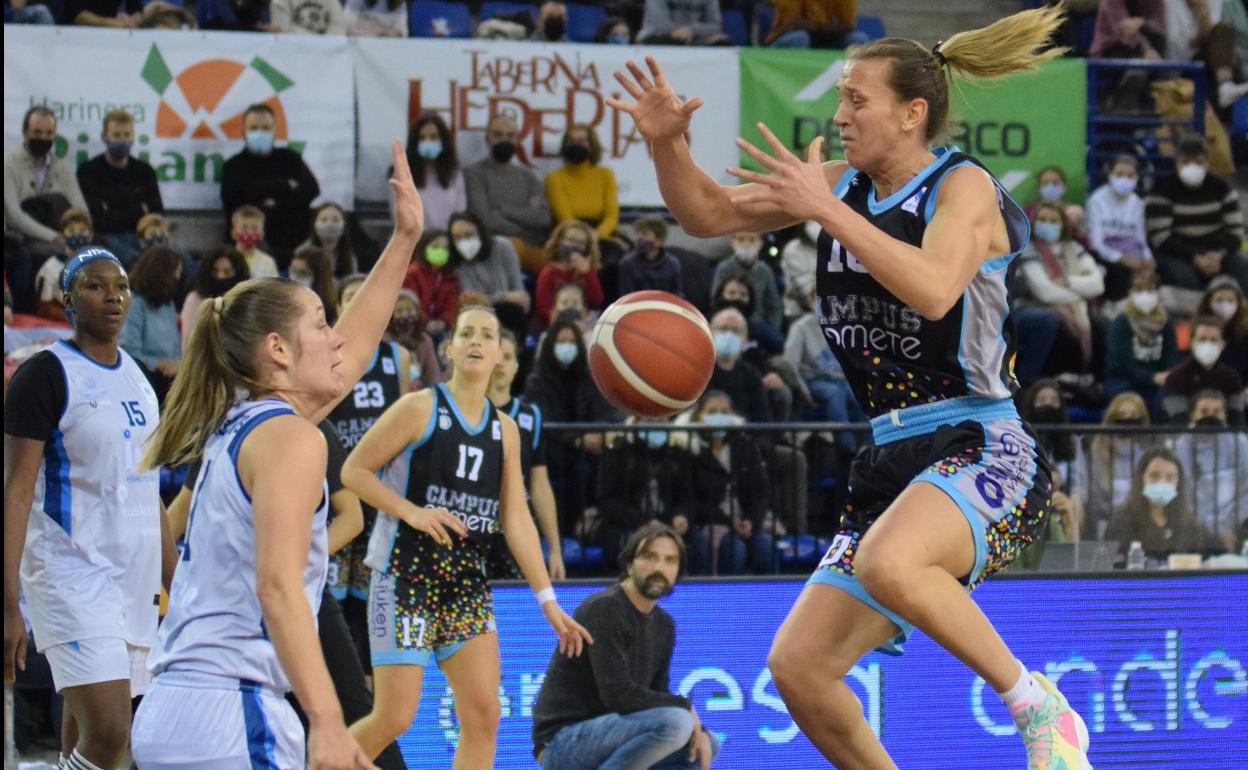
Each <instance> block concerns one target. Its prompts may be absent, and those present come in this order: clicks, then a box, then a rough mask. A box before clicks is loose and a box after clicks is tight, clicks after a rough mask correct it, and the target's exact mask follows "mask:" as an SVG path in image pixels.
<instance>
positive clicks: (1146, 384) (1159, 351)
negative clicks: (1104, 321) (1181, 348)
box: [1105, 274, 1179, 415]
mask: <svg viewBox="0 0 1248 770" xmlns="http://www.w3.org/2000/svg"><path fill="white" fill-rule="evenodd" d="M1159 289H1160V284H1159V283H1158V281H1157V277H1156V276H1155V275H1153V274H1144V275H1140V276H1138V277H1136V279H1135V282H1134V283H1133V284H1132V286H1131V293H1130V294H1129V295H1127V301H1126V302H1125V303H1123V306H1122V311H1121V312H1120V313H1118V315H1117V316H1115V317H1114V320H1113V321H1111V322H1110V324H1109V334H1108V337H1107V338H1106V345H1105V393H1106V395H1108V396H1111V397H1112V396H1116V395H1118V394H1119V393H1128V392H1133V393H1138V394H1140V395H1141V396H1143V398H1144V401H1145V402H1146V403H1148V404H1149V405H1150V408H1154V409H1156V408H1157V407H1158V406H1159V400H1158V397H1157V394H1158V393H1159V392H1160V388H1161V385H1162V383H1164V382H1165V381H1166V376H1167V375H1168V374H1169V372H1170V370H1171V369H1173V368H1174V366H1175V364H1177V363H1178V362H1179V352H1178V347H1177V345H1176V344H1175V336H1174V324H1173V323H1171V322H1170V319H1169V317H1168V316H1167V314H1166V309H1165V307H1163V306H1162V304H1161V295H1160V294H1159V293H1158V290H1159ZM1156 414H1158V415H1160V412H1156Z"/></svg>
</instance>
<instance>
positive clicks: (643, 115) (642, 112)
mask: <svg viewBox="0 0 1248 770" xmlns="http://www.w3.org/2000/svg"><path fill="white" fill-rule="evenodd" d="M627 66H628V71H629V73H631V74H632V77H631V78H630V77H629V76H628V75H625V74H624V73H623V72H620V71H619V70H616V71H615V73H614V74H615V79H616V80H618V81H619V83H620V85H621V86H623V87H624V90H625V91H627V92H628V94H629V96H631V97H633V98H634V99H635V100H636V101H635V102H634V103H633V104H627V103H625V102H622V101H620V100H619V99H616V98H614V97H613V98H610V99H607V100H606V101H607V104H609V105H611V106H612V107H614V108H616V109H617V110H620V111H621V112H627V113H628V114H629V115H632V116H633V122H635V123H636V124H637V130H638V131H640V132H641V135H642V136H644V137H645V138H646V140H647V141H651V142H653V141H655V140H657V139H667V138H671V137H676V136H681V135H683V134H685V133H687V132H688V131H689V120H690V118H691V117H692V116H693V113H694V111H695V110H696V109H698V108H699V107H701V106H702V100H701V99H699V98H697V97H694V98H693V99H689V100H688V101H684V100H682V99H681V98H680V97H679V96H677V95H676V92H675V91H674V90H673V89H672V87H671V85H669V84H668V82H667V78H665V77H663V70H661V69H659V64H658V62H656V61H655V60H654V57H653V56H647V57H646V66H648V67H649V68H650V74H651V75H653V76H654V82H651V81H650V78H649V77H647V76H646V73H644V72H642V70H641V67H639V66H637V63H636V62H634V61H631V60H630V61H629V62H628V64H627Z"/></svg>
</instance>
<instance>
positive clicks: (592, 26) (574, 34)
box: [568, 3, 607, 43]
mask: <svg viewBox="0 0 1248 770" xmlns="http://www.w3.org/2000/svg"><path fill="white" fill-rule="evenodd" d="M606 18H607V12H606V11H605V10H603V9H602V8H599V7H598V6H596V5H581V4H580V3H568V39H569V40H573V41H575V42H577V43H592V42H594V33H596V32H597V31H598V25H599V24H602V22H603V21H605V20H606Z"/></svg>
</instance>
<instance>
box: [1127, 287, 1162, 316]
mask: <svg viewBox="0 0 1248 770" xmlns="http://www.w3.org/2000/svg"><path fill="white" fill-rule="evenodd" d="M1159 301H1160V298H1159V297H1158V296H1157V292H1155V291H1137V292H1132V294H1131V304H1132V305H1135V306H1136V307H1137V308H1138V309H1139V310H1141V311H1143V312H1145V313H1151V312H1153V308H1155V307H1157V303H1158V302H1159Z"/></svg>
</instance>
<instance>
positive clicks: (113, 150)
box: [107, 140, 133, 158]
mask: <svg viewBox="0 0 1248 770" xmlns="http://www.w3.org/2000/svg"><path fill="white" fill-rule="evenodd" d="M132 144H133V143H132V142H129V141H126V140H119V141H116V142H109V143H108V144H107V147H108V154H109V155H112V156H113V157H114V158H124V157H126V156H127V155H129V154H130V147H131V146H132Z"/></svg>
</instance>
